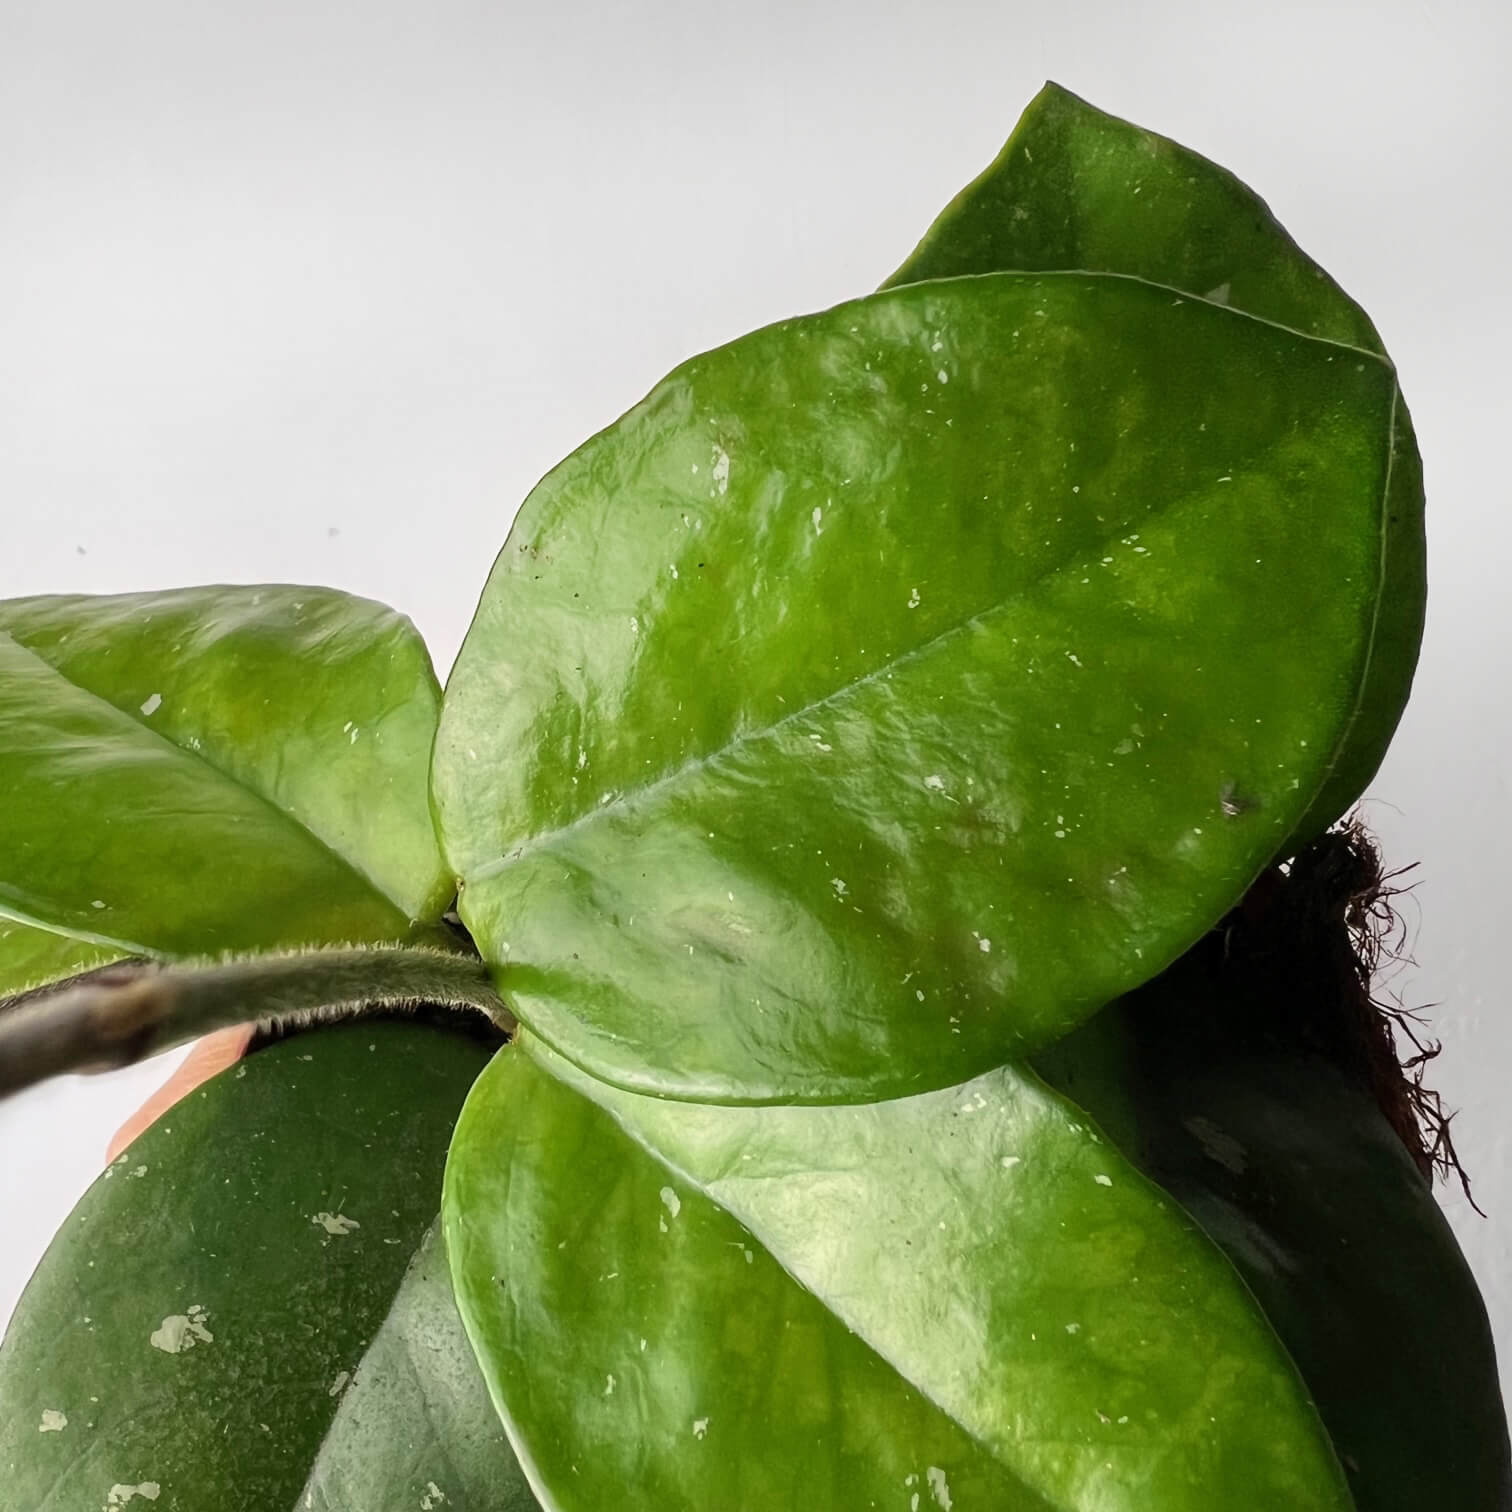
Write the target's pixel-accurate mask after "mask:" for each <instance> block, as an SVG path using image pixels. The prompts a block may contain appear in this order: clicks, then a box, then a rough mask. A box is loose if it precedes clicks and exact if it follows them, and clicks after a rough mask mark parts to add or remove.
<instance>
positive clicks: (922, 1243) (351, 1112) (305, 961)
mask: <svg viewBox="0 0 1512 1512" xmlns="http://www.w3.org/2000/svg"><path fill="white" fill-rule="evenodd" d="M1422 505H1423V491H1422V477H1421V470H1420V464H1419V459H1418V453H1417V449H1416V446H1415V443H1414V440H1413V433H1412V427H1411V423H1410V421H1409V418H1408V414H1407V409H1406V406H1405V404H1404V403H1403V399H1402V395H1401V391H1400V389H1399V387H1398V383H1397V376H1396V372H1395V370H1394V368H1393V366H1392V364H1391V362H1390V361H1389V360H1388V358H1387V356H1386V354H1385V353H1384V351H1383V349H1382V346H1381V342H1380V340H1379V338H1378V336H1377V334H1376V331H1375V329H1374V327H1373V326H1372V325H1371V323H1370V321H1369V320H1368V319H1367V318H1366V316H1365V315H1364V313H1363V312H1362V311H1361V310H1360V308H1359V307H1358V306H1357V305H1356V304H1354V303H1353V301H1351V300H1350V299H1349V298H1348V297H1347V296H1346V295H1345V294H1344V293H1343V292H1342V291H1341V290H1340V288H1339V287H1338V286H1337V285H1336V284H1335V283H1334V282H1333V281H1332V280H1331V279H1330V278H1329V277H1328V276H1327V275H1326V274H1325V273H1324V272H1323V271H1322V270H1321V269H1320V268H1319V267H1318V266H1317V265H1316V264H1315V263H1313V262H1312V261H1311V260H1310V259H1309V258H1307V257H1306V256H1305V255H1304V254H1303V253H1302V252H1301V251H1300V250H1299V249H1298V247H1297V246H1296V245H1295V244H1294V243H1293V242H1292V240H1291V239H1290V238H1289V237H1288V236H1287V234H1286V233H1285V232H1284V231H1283V230H1282V229H1281V227H1280V226H1279V225H1278V224H1277V223H1276V221H1275V220H1274V219H1273V218H1272V216H1271V215H1270V213H1269V212H1268V210H1267V209H1266V207H1265V205H1264V203H1263V202H1262V201H1261V200H1260V199H1258V198H1257V197H1256V196H1255V195H1254V194H1253V193H1252V192H1251V191H1250V190H1248V189H1247V188H1245V187H1244V185H1242V184H1241V183H1239V182H1238V181H1237V180H1236V179H1235V178H1233V177H1232V176H1231V175H1230V174H1228V173H1227V172H1225V171H1224V170H1222V169H1220V168H1218V167H1216V166H1215V165H1213V164H1212V163H1210V162H1208V161H1207V160H1205V159H1204V158H1202V157H1200V156H1198V155H1197V154H1195V153H1193V152H1191V151H1189V150H1187V149H1185V148H1183V147H1180V146H1177V145H1176V144H1175V143H1173V142H1170V141H1167V140H1165V139H1163V138H1161V137H1159V136H1156V135H1153V134H1152V133H1150V132H1148V131H1144V130H1140V129H1138V128H1136V127H1134V126H1131V125H1129V124H1127V123H1126V122H1123V121H1120V120H1117V119H1114V118H1112V117H1110V116H1108V115H1105V114H1103V113H1101V112H1099V111H1097V110H1095V109H1093V108H1092V107H1090V106H1089V105H1087V104H1085V103H1084V102H1083V101H1081V100H1079V99H1077V98H1076V97H1075V96H1073V95H1070V94H1068V93H1066V92H1065V91H1064V90H1061V89H1059V88H1056V87H1054V86H1047V87H1046V89H1045V90H1044V91H1043V92H1042V93H1041V94H1040V95H1039V96H1038V97H1037V98H1036V99H1035V100H1034V101H1033V103H1032V104H1031V105H1030V107H1029V109H1028V111H1027V113H1026V114H1025V115H1024V117H1023V119H1022V121H1021V122H1020V123H1019V125H1018V127H1017V129H1016V130H1015V132H1014V134H1013V135H1012V137H1011V138H1010V140H1009V142H1008V144H1007V146H1006V147H1005V148H1004V150H1003V152H1002V154H1001V156H1000V157H999V158H998V159H997V161H996V162H994V163H993V164H992V165H991V166H990V167H989V168H988V169H987V171H986V172H985V173H984V174H983V175H982V176H981V177H980V178H979V179H978V180H977V181H976V182H975V183H973V184H971V185H970V186H969V187H967V188H966V189H965V190H964V191H963V192H962V193H961V194H960V195H959V196H958V197H957V198H956V199H955V200H954V201H953V202H952V203H951V204H950V205H949V206H948V207H947V208H946V210H945V211H944V213H943V214H942V215H941V216H940V218H939V219H938V220H937V221H936V222H935V224H934V225H933V226H932V227H931V228H930V229H929V231H928V232H927V234H926V235H925V237H924V239H923V241H922V242H921V243H920V244H919V246H918V248H917V249H916V250H915V251H914V253H913V255H912V256H911V257H909V258H908V260H907V261H906V262H905V263H904V264H903V266H902V267H901V268H900V269H899V271H898V272H897V273H896V274H894V276H893V277H892V278H890V279H889V280H888V281H887V283H886V284H885V285H884V286H883V288H882V289H881V290H880V291H879V292H877V293H874V294H870V295H867V296H865V297H862V298H859V299H856V300H853V301H851V302H849V303H846V304H842V305H840V306H838V307H837V308H834V309H831V310H826V311H823V312H821V313H818V314H812V315H804V316H799V317H795V318H794V319H791V320H787V321H784V322H782V323H780V324H777V325H774V326H770V327H768V328H766V329H763V330H758V331H755V332H752V333H751V334H749V335H747V336H743V337H741V338H740V339H739V340H737V341H733V342H731V343H730V344H729V345H727V346H724V347H721V348H719V349H717V350H715V351H711V352H706V353H704V354H702V355H700V356H697V357H694V358H692V359H691V360H690V361H688V362H686V363H685V364H684V365H683V366H681V367H679V368H678V369H676V370H675V371H674V372H672V373H671V374H670V375H669V376H668V377H667V378H666V379H665V380H663V381H662V382H661V383H660V384H658V385H657V386H656V387H655V388H654V389H653V390H652V391H651V393H650V394H648V395H647V396H646V397H645V398H644V399H642V400H641V401H640V402H639V403H638V404H636V405H635V406H634V407H633V408H631V409H630V410H628V411H627V412H626V413H625V415H624V416H623V418H622V419H620V420H619V421H618V422H616V423H615V424H613V425H611V426H610V427H609V428H608V429H606V430H604V431H603V432H601V433H600V434H599V435H597V436H594V437H593V438H592V439H590V440H589V441H587V442H586V443H585V444H584V445H583V446H582V447H580V448H579V449H578V450H577V451H576V452H574V453H573V454H572V455H571V456H570V457H568V458H567V459H566V460H565V461H563V462H562V463H561V464H560V465H559V466H557V467H556V468H555V469H554V470H553V471H552V472H551V473H550V474H548V475H547V477H546V478H545V479H544V480H543V481H542V482H541V483H540V484H539V485H538V486H537V488H536V489H535V490H534V492H533V493H532V494H531V495H530V497H529V498H528V499H527V500H526V501H525V503H524V505H523V507H522V508H521V509H520V512H519V514H518V517H517V519H516V521H515V524H514V527H513V530H512V532H511V534H510V536H509V538H508V540H507V541H506V542H505V544H504V547H503V551H502V553H501V555H500V556H499V559H498V561H497V562H496V564H495V565H494V568H493V572H492V575H491V576H490V578H489V579H488V582H487V585H486V587H485V588H484V590H483V595H482V600H481V603H480V604H479V607H478V610H477V615H476V618H475V620H474V622H473V624H472V628H471V630H470V632H469V634H468V636H467V639H466V642H465V644H464V646H463V648H462V651H461V654H460V657H459V658H458V660H457V663H456V666H455V669H454V670H453V671H452V673H451V676H450V679H449V681H448V684H447V687H446V690H445V693H444V695H443V694H442V692H441V690H440V688H439V686H438V683H437V680H436V677H435V675H434V673H433V671H432V668H431V664H430V662H429V659H428V657H427V654H426V651H425V648H424V646H423V645H422V644H421V642H420V640H419V638H418V637H417V635H416V633H415V631H414V629H413V628H412V626H411V625H410V624H409V622H408V621H407V620H405V619H404V618H402V617H401V616H400V615H398V614H396V613H394V612H392V611H390V610H389V609H386V608H382V607H380V606H378V605H376V604H372V603H369V602H365V601H363V600H359V599H355V598H352V597H349V596H347V595H345V594H341V593H337V592H334V591H331V590H328V589H324V588H315V587H289V586H268V587H260V588H259V587H213V588H202V589H188V590H183V591H175V592H157V593H145V594H139V595H129V596H124V597H107V598H82V597H45V598H31V599H22V600H17V601H12V602H9V603H5V604H0V794H3V797H0V994H3V995H4V996H5V999H6V1000H5V1002H4V1003H3V1004H0V1085H3V1087H4V1088H5V1089H7V1090H9V1089H14V1088H17V1087H20V1086H23V1085H26V1084H28V1083H31V1082H33V1081H35V1080H37V1079H38V1078H40V1077H44V1076H48V1075H51V1074H54V1073H58V1072H63V1071H70V1070H79V1069H99V1068H102V1067H108V1066H111V1065H119V1064H123V1063H125V1062H129V1061H131V1060H134V1059H136V1058H138V1057H140V1056H143V1055H146V1054H149V1053H152V1052H155V1051H158V1050H161V1049H164V1048H167V1047H169V1046H171V1045H174V1044H176V1043H180V1042H183V1041H185V1040H186V1039H189V1038H192V1037H194V1036H196V1035H199V1034H202V1033H204V1032H205V1031H207V1030H210V1029H212V1028H217V1027H222V1026H226V1025H231V1024H238V1023H255V1024H257V1025H258V1026H259V1028H258V1032H257V1037H256V1040H255V1042H254V1049H253V1051H252V1053H249V1054H248V1055H247V1056H246V1057H245V1058H243V1059H242V1060H241V1061H240V1062H239V1063H238V1064H236V1065H235V1066H234V1067H233V1068H232V1069H230V1070H227V1071H225V1072H224V1073H222V1074H221V1075H219V1076H218V1077H216V1078H215V1079H214V1080H212V1081H210V1082H208V1083H207V1084H205V1085H204V1086H202V1087H200V1088H199V1089H198V1090H197V1091H195V1092H194V1093H193V1094H192V1095H190V1096H189V1097H188V1098H187V1099H186V1100H185V1101H183V1102H182V1103H180V1104H179V1105H178V1106H177V1107H175V1108H173V1109H172V1110H171V1112H169V1113H168V1114H166V1115H165V1116H164V1117H163V1118H162V1119H161V1120H160V1121H159V1122H158V1123H157V1124H155V1125H154V1126H152V1127H151V1128H150V1129H149V1130H148V1131H147V1132H146V1133H144V1134H143V1135H142V1136H141V1137H140V1138H138V1139H137V1140H136V1141H135V1143H133V1144H132V1145H131V1147H130V1148H129V1149H127V1150H126V1152H125V1153H124V1154H123V1155H121V1156H120V1158H119V1159H117V1160H116V1161H115V1162H114V1163H113V1164H111V1165H110V1166H109V1167H108V1168H107V1169H106V1170H105V1171H104V1172H103V1174H102V1175H101V1177H100V1179H99V1180H98V1181H97V1182H96V1183H95V1184H94V1186H93V1187H92V1188H91V1190H90V1191H89V1192H88V1193H87V1195H86V1196H85V1197H84V1199H83V1200H82V1202H80V1204H79V1205H78V1207H77V1208H76V1209H75V1211H74V1213H73V1214H72V1216H71V1217H70V1218H69V1219H68V1220H67V1222H66V1223H65V1225H64V1227H63V1229H62V1231H61V1232H60V1233H59V1235H58V1236H57V1238H56V1240H55V1241H54V1243H53V1245H52V1247H51V1249H50V1250H49V1251H48V1254H47V1256H46V1258H45V1260H44V1261H43V1263H42V1265H41V1267H40V1268H39V1270H38V1272H37V1274H36V1276H35V1278H34V1280H33V1281H32V1283H31V1286H30V1288H29V1290H28V1291H27V1293H26V1295H25V1298H24V1300H23V1301H22V1303H21V1306H20V1309H19V1311H18V1313H17V1315H16V1317H15V1320H14V1322H13V1323H12V1325H11V1328H10V1331H9V1333H8V1335H7V1337H6V1341H5V1344H4V1348H3V1351H0V1481H3V1486H4V1496H3V1498H0V1500H3V1503H4V1506H5V1507H6V1508H13V1509H21V1512H100V1509H104V1512H118V1509H121V1508H127V1507H129V1508H131V1509H132V1512H135V1508H136V1504H137V1503H138V1502H141V1503H142V1504H143V1507H144V1509H145V1506H146V1505H147V1504H151V1505H152V1506H153V1507H154V1512H207V1509H243V1508H245V1509H257V1512H261V1509H273V1508H280V1509H281V1508H290V1509H294V1508H303V1509H326V1512H334V1509H350V1512H400V1509H407V1512H415V1509H421V1512H434V1509H440V1508H445V1509H447V1512H454V1509H462V1508H467V1509H474V1512H484V1509H489V1512H527V1509H530V1508H532V1507H540V1508H543V1509H562V1512H620V1509H640V1508H644V1509H657V1512H662V1509H672V1508H679V1509H696V1512H736V1509H739V1512H789V1509H796V1508H803V1509H805V1512H861V1509H870V1508H892V1509H898V1512H978V1509H992V1512H1051V1509H1057V1512H1060V1509H1066V1512H1215V1509H1223V1512H1234V1509H1250V1508H1254V1509H1267V1512H1271V1509H1279V1508H1286V1509H1293V1512H1345V1509H1356V1512H1409V1509H1410V1512H1423V1509H1454V1512H1505V1509H1507V1508H1509V1507H1512V1469H1509V1454H1508V1441H1507V1431H1506V1425H1505V1419H1504V1415H1503V1410H1502V1404H1501V1400H1500V1395H1499V1392H1498V1388H1497V1383H1496V1373H1495V1363H1494V1358H1493V1351H1492V1345H1491V1339H1490V1334H1489V1329H1488V1325H1487V1319H1486V1314H1485V1310H1484V1307H1483V1305H1482V1302H1481V1299H1480V1297H1479V1295H1478V1293H1477V1290H1476V1288H1475V1285H1474V1282H1473V1280H1472V1278H1471V1276H1470V1274H1469V1272H1468V1270H1467V1268H1466V1265H1465V1263H1464V1260H1463V1258H1462V1256H1461V1254H1460V1252H1459V1250H1458V1248H1457V1247H1456V1244H1455V1241H1454V1239H1453V1237H1452V1235H1451V1232H1450V1229H1449V1227H1448V1225H1447V1223H1446V1222H1445V1220H1444V1218H1443V1216H1442V1214H1441V1212H1440V1210H1439V1208H1438V1207H1437V1205H1436V1203H1435V1200H1434V1197H1433V1192H1432V1188H1431V1181H1432V1176H1433V1168H1434V1165H1435V1163H1436V1161H1437V1160H1440V1159H1442V1157H1443V1155H1444V1153H1445V1152H1444V1146H1443V1143H1442V1139H1441V1138H1438V1139H1435V1138H1434V1137H1433V1128H1432V1120H1431V1117H1430V1115H1431V1114H1432V1111H1433V1104H1432V1100H1431V1097H1430V1095H1429V1094H1427V1093H1426V1092H1425V1091H1424V1090H1423V1088H1422V1087H1421V1085H1420V1082H1419V1081H1418V1079H1417V1077H1416V1075H1415V1074H1414V1073H1411V1071H1410V1069H1409V1071H1404V1070H1403V1069H1402V1068H1401V1066H1400V1065H1399V1061H1398V1055H1397V1050H1396V1042H1395V1040H1394V1037H1393V1026H1392V1021H1391V1019H1390V1018H1389V1016H1387V1015H1386V1014H1385V1013H1384V1012H1383V1010H1381V1009H1380V1008H1379V1007H1377V1005H1376V1004H1375V1003H1374V1002H1373V1001H1372V997H1371V968H1372V965H1373V959H1374V952H1375V951H1376V949H1378V948H1379V944H1380V940H1379V929H1380V928H1381V927H1382V920H1383V918H1384V917H1385V912H1384V911H1386V910H1389V895H1390V891H1391V884H1390V881H1389V878H1387V877H1383V875H1382V873H1381V868H1380V863H1379V861H1378V860H1377V858H1376V856H1375V853H1374V849H1373V847H1372V845H1371V843H1370V841H1369V840H1368V837H1366V836H1365V835H1364V834H1363V832H1362V831H1361V830H1360V829H1359V827H1358V825H1356V824H1353V823H1352V822H1351V821H1350V819H1349V815H1350V811H1351V809H1352V806H1353V804H1354V802H1355V800H1356V799H1357V798H1358V797H1359V795H1360V793H1361V792H1362V790H1363V788H1364V787H1365V785H1366V783H1367V782H1368V781H1369V780H1370V778H1371V777H1372V775H1373V774H1374V772H1375V770H1376V768H1377V766H1378V764H1379V762H1380V760H1381V758H1382V755H1383V752H1384V751H1385V749H1386V745H1387V742H1388V740H1389V738H1390V736H1391V734H1392V731H1393V729H1394V727H1395V725H1396V723H1397V720H1398V717H1399V715H1400V713H1401V710H1402V707H1403V704H1404V701H1405V699H1406V697H1407V693H1408V688H1409V685H1410V683H1411V680H1412V674H1413V668H1414V663H1415V660H1416V656H1417V649H1418V642H1419V635H1420V630H1421V625H1422V617H1423V603H1424V553H1423V511H1422ZM1407 1048H1408V1049H1409V1050H1410V1048H1411V1046H1410V1044H1409V1045H1407ZM9 1158H12V1159H17V1158H24V1152H16V1151H12V1152H11V1153H10V1156H9Z"/></svg>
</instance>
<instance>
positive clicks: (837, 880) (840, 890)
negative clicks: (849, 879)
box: [830, 877, 846, 898]
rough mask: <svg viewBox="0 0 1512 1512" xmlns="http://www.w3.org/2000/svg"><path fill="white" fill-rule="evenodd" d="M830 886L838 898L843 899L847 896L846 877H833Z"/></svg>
mask: <svg viewBox="0 0 1512 1512" xmlns="http://www.w3.org/2000/svg"><path fill="white" fill-rule="evenodd" d="M830 886H831V887H833V888H834V889H835V896H836V897H837V898H843V897H844V896H845V893H846V886H845V878H844V877H831V878H830Z"/></svg>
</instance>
